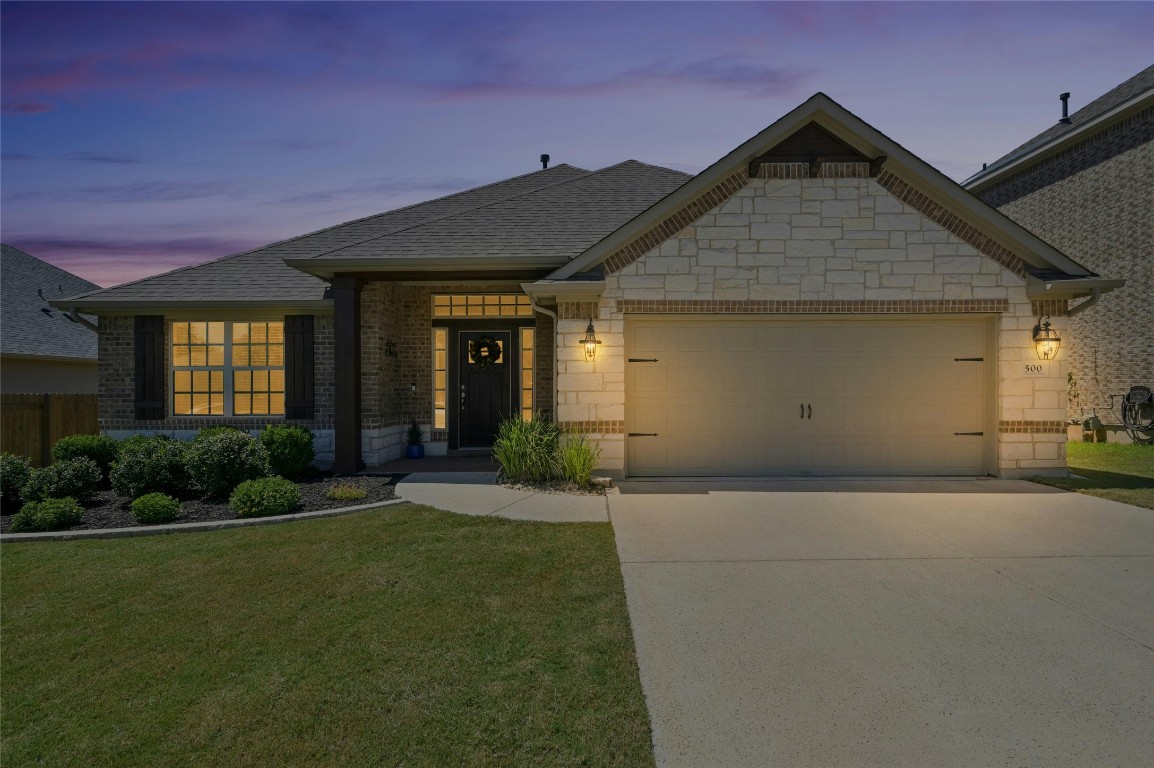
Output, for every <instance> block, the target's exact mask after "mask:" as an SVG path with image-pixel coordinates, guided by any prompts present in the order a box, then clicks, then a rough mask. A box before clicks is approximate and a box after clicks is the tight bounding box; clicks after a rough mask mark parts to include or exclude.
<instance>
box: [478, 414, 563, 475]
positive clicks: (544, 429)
mask: <svg viewBox="0 0 1154 768" xmlns="http://www.w3.org/2000/svg"><path fill="white" fill-rule="evenodd" d="M560 436H561V430H560V429H559V428H558V426H557V424H556V423H554V422H553V421H550V420H549V419H546V418H542V417H541V416H539V415H538V416H536V417H534V418H533V420H532V421H523V420H521V419H520V418H517V417H516V416H514V417H513V418H510V419H505V420H504V421H502V422H501V424H500V426H499V427H498V428H497V439H496V441H495V442H494V443H493V457H494V458H495V459H497V462H498V463H499V464H500V465H501V469H502V470H504V473H505V477H506V478H508V479H509V480H514V481H517V480H531V481H542V480H551V479H553V477H554V476H555V473H554V462H555V458H556V456H557V444H558V441H559V439H560Z"/></svg>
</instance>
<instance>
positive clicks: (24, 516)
mask: <svg viewBox="0 0 1154 768" xmlns="http://www.w3.org/2000/svg"><path fill="white" fill-rule="evenodd" d="M93 466H96V465H95V463H93ZM97 471H99V470H97ZM83 517H84V507H82V506H80V502H78V501H77V500H76V499H74V498H71V497H67V498H63V499H45V500H44V501H30V502H28V503H27V504H25V505H24V507H23V508H22V509H21V510H20V511H19V512H17V513H16V514H15V515H13V516H12V532H13V533H28V532H30V531H59V530H62V529H64V528H71V527H72V526H74V525H79V524H80V521H81V519H83Z"/></svg>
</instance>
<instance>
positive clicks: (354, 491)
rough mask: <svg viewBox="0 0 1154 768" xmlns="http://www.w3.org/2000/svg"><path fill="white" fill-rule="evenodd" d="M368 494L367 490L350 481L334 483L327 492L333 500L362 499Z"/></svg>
mask: <svg viewBox="0 0 1154 768" xmlns="http://www.w3.org/2000/svg"><path fill="white" fill-rule="evenodd" d="M368 495H369V492H368V491H366V490H365V489H364V488H361V487H360V486H359V485H353V484H352V483H341V484H340V485H334V486H333V487H332V488H331V489H330V490H329V492H328V497H329V498H330V499H332V500H333V501H356V500H357V499H363V498H365V497H366V496H368Z"/></svg>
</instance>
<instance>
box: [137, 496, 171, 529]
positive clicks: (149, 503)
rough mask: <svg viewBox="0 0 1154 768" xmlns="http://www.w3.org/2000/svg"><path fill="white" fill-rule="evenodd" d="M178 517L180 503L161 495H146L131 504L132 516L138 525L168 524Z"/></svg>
mask: <svg viewBox="0 0 1154 768" xmlns="http://www.w3.org/2000/svg"><path fill="white" fill-rule="evenodd" d="M179 515H180V502H179V501H177V500H176V499H174V498H172V497H171V496H166V495H164V494H163V493H146V494H144V495H143V496H141V497H140V498H139V499H137V500H136V501H134V502H132V516H133V517H135V518H136V521H137V522H138V523H144V524H146V525H150V524H153V523H169V522H172V521H173V520H175V519H176V518H177V517H178V516H179Z"/></svg>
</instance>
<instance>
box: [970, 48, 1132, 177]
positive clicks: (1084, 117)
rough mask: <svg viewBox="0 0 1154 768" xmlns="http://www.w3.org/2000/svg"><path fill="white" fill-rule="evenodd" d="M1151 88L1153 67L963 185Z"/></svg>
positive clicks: (975, 175)
mask: <svg viewBox="0 0 1154 768" xmlns="http://www.w3.org/2000/svg"><path fill="white" fill-rule="evenodd" d="M1151 88H1154V65H1151V66H1149V67H1147V68H1146V69H1144V70H1142V71H1141V72H1139V73H1138V74H1136V75H1134V77H1132V78H1130V79H1129V80H1127V81H1126V82H1124V83H1122V84H1121V85H1119V86H1117V87H1116V88H1112V89H1111V90H1109V91H1107V92H1106V93H1104V94H1102V95H1101V96H1099V97H1098V98H1096V99H1094V100H1093V101H1091V102H1090V103H1089V104H1087V105H1086V106H1084V107H1082V108H1081V109H1079V110H1078V111H1076V112H1074V114H1072V115H1070V122H1069V123H1055V124H1054V125H1052V126H1050V127H1049V128H1047V129H1046V130H1044V131H1042V132H1041V133H1039V134H1038V135H1037V136H1035V137H1034V138H1032V139H1030V140H1029V141H1027V142H1026V143H1024V144H1022V145H1021V146H1019V147H1017V148H1016V149H1013V150H1011V151H1010V152H1007V153H1006V154H1005V155H1003V156H1002V157H999V158H998V159H997V160H995V161H994V162H992V163H989V164H988V165H987V166H986V167H985V168H984V169H982V170H981V171H980V172H978V173H976V174H974V175H973V176H971V177H970V178H969V179H966V181H965V182H964V183H965V184H966V185H969V184H971V183H973V182H976V181H978V180H979V179H981V178H982V177H983V176H987V175H989V174H992V173H994V172H995V171H997V170H998V169H1000V168H1002V167H1004V166H1006V165H1009V164H1010V163H1012V162H1014V161H1015V160H1017V159H1018V158H1020V157H1023V156H1024V155H1028V154H1029V153H1030V152H1033V151H1034V150H1035V149H1038V148H1039V147H1042V146H1044V145H1046V144H1049V143H1050V142H1051V141H1054V140H1055V139H1058V138H1059V137H1061V136H1064V135H1065V134H1067V133H1069V132H1071V131H1076V130H1078V129H1079V128H1081V127H1082V126H1084V125H1085V124H1086V123H1088V122H1090V121H1092V120H1094V119H1095V118H1096V117H1098V116H1099V115H1102V114H1104V113H1106V112H1109V111H1110V110H1111V109H1113V108H1114V107H1117V106H1119V105H1120V104H1124V103H1125V102H1127V101H1129V100H1130V99H1133V98H1134V97H1136V96H1140V95H1142V94H1143V93H1145V92H1146V91H1148V90H1150V89H1151Z"/></svg>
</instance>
